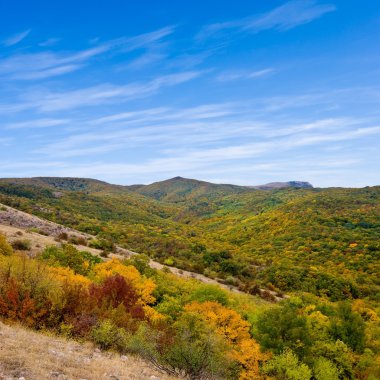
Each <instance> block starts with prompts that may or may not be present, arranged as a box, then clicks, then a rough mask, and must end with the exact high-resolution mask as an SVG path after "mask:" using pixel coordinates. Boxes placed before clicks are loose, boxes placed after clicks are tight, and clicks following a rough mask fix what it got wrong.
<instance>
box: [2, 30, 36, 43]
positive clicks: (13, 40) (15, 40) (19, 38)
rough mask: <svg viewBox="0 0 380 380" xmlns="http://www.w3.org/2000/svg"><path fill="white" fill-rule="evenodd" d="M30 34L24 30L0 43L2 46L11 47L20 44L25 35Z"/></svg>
mask: <svg viewBox="0 0 380 380" xmlns="http://www.w3.org/2000/svg"><path fill="white" fill-rule="evenodd" d="M30 32H31V29H28V30H24V31H23V32H21V33H18V34H15V35H13V36H11V37H8V38H6V39H5V40H3V41H2V43H3V45H4V46H7V47H9V46H13V45H16V44H18V43H19V42H21V41H22V40H23V39H24V38H26V37H27V35H28V34H29V33H30Z"/></svg>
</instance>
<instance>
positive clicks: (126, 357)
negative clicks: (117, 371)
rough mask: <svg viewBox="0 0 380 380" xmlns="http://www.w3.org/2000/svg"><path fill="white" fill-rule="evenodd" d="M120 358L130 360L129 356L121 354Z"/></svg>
mask: <svg viewBox="0 0 380 380" xmlns="http://www.w3.org/2000/svg"><path fill="white" fill-rule="evenodd" d="M120 359H121V360H123V361H125V360H128V356H125V355H121V356H120Z"/></svg>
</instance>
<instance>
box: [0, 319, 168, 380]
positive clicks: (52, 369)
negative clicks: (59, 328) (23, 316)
mask: <svg viewBox="0 0 380 380" xmlns="http://www.w3.org/2000/svg"><path fill="white" fill-rule="evenodd" d="M0 337H1V341H0V379H20V378H24V379H28V380H41V379H46V380H47V379H60V380H64V379H65V380H74V379H88V380H100V379H119V380H169V379H174V377H171V376H168V375H166V374H164V373H162V372H159V371H157V369H155V368H153V367H152V365H151V364H149V363H147V362H146V361H143V360H141V359H140V358H138V357H136V356H132V355H128V356H125V355H119V354H116V353H110V352H101V351H100V350H99V349H98V348H96V347H95V346H94V345H92V344H90V343H86V344H79V343H78V342H75V341H73V340H67V339H64V338H57V337H53V336H49V335H44V334H41V333H35V332H33V331H31V330H28V329H25V328H22V327H20V326H17V325H16V326H7V325H4V324H3V323H1V322H0Z"/></svg>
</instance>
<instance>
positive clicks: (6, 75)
mask: <svg viewBox="0 0 380 380" xmlns="http://www.w3.org/2000/svg"><path fill="white" fill-rule="evenodd" d="M173 31H174V27H173V26H170V27H165V28H161V29H159V30H156V31H153V32H150V33H144V34H141V35H138V36H135V37H123V38H118V39H114V40H109V41H105V42H103V43H99V44H98V45H97V46H95V47H92V48H89V49H84V50H81V51H79V52H49V51H47V52H41V53H23V54H14V55H11V56H9V57H7V58H3V59H0V77H2V78H3V80H41V79H45V78H50V77H55V76H59V75H63V74H67V73H70V72H72V71H76V70H79V69H81V68H82V67H83V66H84V65H86V64H87V62H88V61H89V60H90V59H92V58H94V57H96V56H100V55H102V54H105V53H107V52H111V51H115V52H130V51H133V50H136V49H141V48H143V47H149V46H150V45H151V44H153V43H157V41H159V40H160V39H161V38H164V37H166V36H168V35H170V34H171V33H173ZM24 33H26V32H24ZM26 35H27V34H25V36H24V38H25V37H26ZM20 36H21V35H20ZM52 43H55V41H52V40H50V42H49V40H47V41H45V43H42V45H41V43H40V46H50V45H51V44H52ZM8 46H10V45H8Z"/></svg>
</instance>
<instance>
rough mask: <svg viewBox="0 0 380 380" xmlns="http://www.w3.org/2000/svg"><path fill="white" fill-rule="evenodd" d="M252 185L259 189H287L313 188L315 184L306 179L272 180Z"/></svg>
mask: <svg viewBox="0 0 380 380" xmlns="http://www.w3.org/2000/svg"><path fill="white" fill-rule="evenodd" d="M250 187H251V188H253V189H259V190H274V189H285V188H288V187H294V188H296V189H313V185H312V184H311V183H309V182H306V181H288V182H270V183H266V184H264V185H257V186H250Z"/></svg>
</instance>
